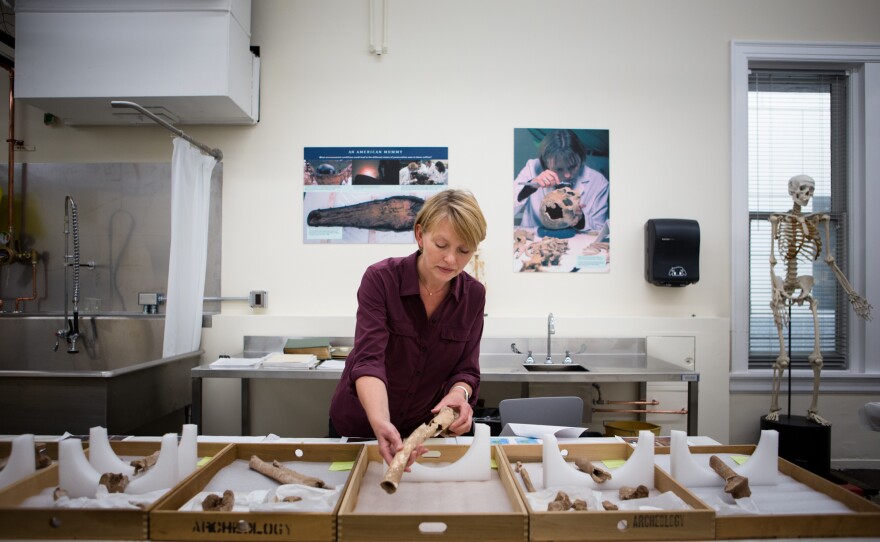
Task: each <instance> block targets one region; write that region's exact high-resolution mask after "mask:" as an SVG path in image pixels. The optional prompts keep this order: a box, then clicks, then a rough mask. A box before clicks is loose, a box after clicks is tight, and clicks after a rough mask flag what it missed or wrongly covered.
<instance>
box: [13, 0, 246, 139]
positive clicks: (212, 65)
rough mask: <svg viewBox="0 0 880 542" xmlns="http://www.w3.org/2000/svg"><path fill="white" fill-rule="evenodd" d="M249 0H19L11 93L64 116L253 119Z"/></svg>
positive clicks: (84, 119)
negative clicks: (122, 103) (121, 103)
mask: <svg viewBox="0 0 880 542" xmlns="http://www.w3.org/2000/svg"><path fill="white" fill-rule="evenodd" d="M250 17H251V2H250V0H129V1H125V2H120V1H118V0H77V1H76V2H70V1H69V0H18V1H17V2H16V5H15V19H16V21H15V23H16V24H15V26H16V37H15V38H16V39H15V97H16V99H18V100H20V101H21V102H23V103H27V104H30V105H33V106H35V107H37V108H39V109H41V110H43V111H45V112H47V113H51V114H53V115H55V116H56V117H59V118H60V119H62V120H63V121H64V122H65V123H66V124H72V125H78V124H98V125H105V124H146V123H150V124H152V121H151V120H149V119H147V118H146V117H145V116H143V115H141V114H139V113H137V112H136V111H132V110H127V109H118V108H111V107H110V102H111V100H128V101H133V102H136V103H138V104H140V105H141V106H143V107H145V108H146V109H148V110H149V111H151V112H153V113H154V114H156V115H157V116H159V117H161V118H163V119H164V120H167V121H168V122H171V123H179V124H254V123H256V122H257V121H258V120H259V90H260V77H259V76H260V59H259V56H258V55H257V54H255V52H254V51H253V50H252V48H251V44H250Z"/></svg>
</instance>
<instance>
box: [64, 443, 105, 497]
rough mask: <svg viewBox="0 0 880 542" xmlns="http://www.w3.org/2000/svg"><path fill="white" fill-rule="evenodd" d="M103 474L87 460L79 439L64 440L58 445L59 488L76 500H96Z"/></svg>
mask: <svg viewBox="0 0 880 542" xmlns="http://www.w3.org/2000/svg"><path fill="white" fill-rule="evenodd" d="M100 480H101V473H100V472H98V471H96V470H95V469H94V467H92V466H91V465H90V464H89V460H88V459H86V453H85V452H84V451H83V447H82V441H81V440H80V439H78V438H68V439H64V440H62V441H61V442H59V443H58V487H60V488H61V489H63V490H65V491H67V495H68V496H69V497H70V498H72V499H75V498H77V497H88V498H89V499H94V498H95V495H96V494H97V492H98V482H99V481H100Z"/></svg>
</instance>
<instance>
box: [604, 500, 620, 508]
mask: <svg viewBox="0 0 880 542" xmlns="http://www.w3.org/2000/svg"><path fill="white" fill-rule="evenodd" d="M602 508H604V509H605V510H617V505H616V504H614V503H613V502H611V501H602Z"/></svg>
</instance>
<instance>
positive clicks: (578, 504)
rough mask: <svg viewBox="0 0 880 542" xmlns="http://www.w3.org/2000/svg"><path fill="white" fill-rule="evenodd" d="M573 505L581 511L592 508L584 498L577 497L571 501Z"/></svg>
mask: <svg viewBox="0 0 880 542" xmlns="http://www.w3.org/2000/svg"><path fill="white" fill-rule="evenodd" d="M571 507H572V508H574V509H575V510H577V511H579V512H581V511H584V510H589V509H590V507H589V506H587V501H585V500H583V499H575V501H574V502H573V503H571Z"/></svg>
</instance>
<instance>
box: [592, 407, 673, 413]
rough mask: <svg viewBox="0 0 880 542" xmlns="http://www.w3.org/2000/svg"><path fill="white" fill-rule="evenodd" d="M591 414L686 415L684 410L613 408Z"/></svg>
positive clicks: (596, 409)
mask: <svg viewBox="0 0 880 542" xmlns="http://www.w3.org/2000/svg"><path fill="white" fill-rule="evenodd" d="M593 412H627V413H629V414H687V413H688V411H687V409H686V408H683V409H681V410H638V409H633V410H624V409H615V408H594V409H593Z"/></svg>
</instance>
